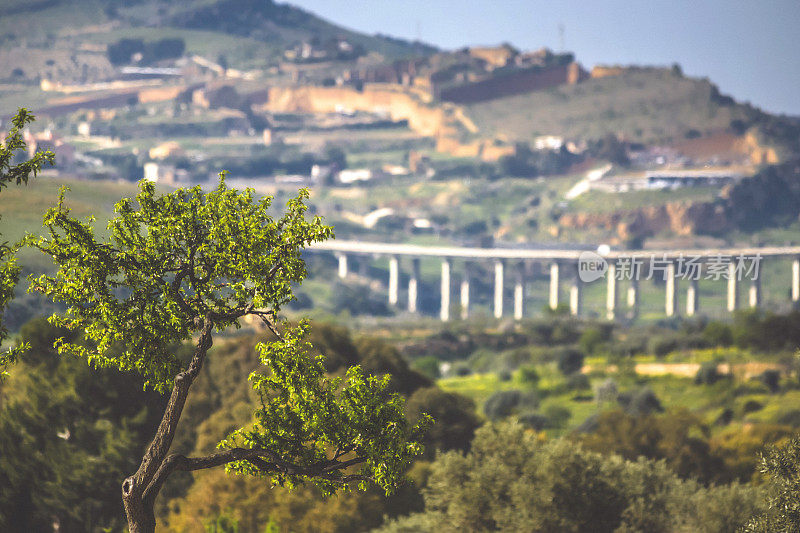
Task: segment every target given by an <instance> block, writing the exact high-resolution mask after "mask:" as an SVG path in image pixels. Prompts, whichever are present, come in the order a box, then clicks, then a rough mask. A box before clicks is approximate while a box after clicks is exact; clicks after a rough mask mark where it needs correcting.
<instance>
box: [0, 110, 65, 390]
mask: <svg viewBox="0 0 800 533" xmlns="http://www.w3.org/2000/svg"><path fill="white" fill-rule="evenodd" d="M34 118H35V117H34V116H33V115H32V114H31V113H29V112H28V110H27V109H25V108H20V109H19V110H18V111H17V114H16V115H14V118H12V119H11V129H10V130H9V131H8V134H7V135H6V138H5V141H4V142H3V143H2V144H0V191H2V190H3V189H4V188H5V187H8V184H9V183H14V184H16V185H20V184H21V183H25V184H27V183H28V180H29V179H30V177H31V176H33V177H36V174H38V173H39V171H40V170H41V168H42V166H43V165H45V164H51V165H52V164H53V163H54V162H55V156H54V155H53V153H52V152H49V151H48V152H37V153H36V154H35V155H34V156H33V157H32V158H31V159H28V160H27V161H23V162H21V163H16V162H15V159H16V157H17V154H18V152H24V151H25V149H26V147H27V145H26V144H25V139H24V138H23V136H22V130H23V129H24V128H25V126H26V125H27V124H30V123H31V122H33V121H34ZM17 249H18V245H16V244H14V245H9V244H8V243H7V242H0V315H2V313H3V310H5V308H6V306H7V305H8V303H9V302H10V301H11V298H13V297H14V287H16V285H17V282H18V281H19V265H17V263H16V261H15V254H16V251H17ZM7 337H8V330H7V329H6V328H5V327H4V326H3V324H2V322H0V342H2V341H4V340H5V339H6V338H7ZM23 349H24V345H20V346H17V347H15V348H11V349H9V350H7V351H5V352H2V353H0V379H2V378H3V377H4V376H5V375H6V371H5V369H6V367H7V366H8V365H9V364H11V363H13V362H14V361H15V360H16V359H17V357H18V356H19V354H20V353H21V352H22V350H23Z"/></svg>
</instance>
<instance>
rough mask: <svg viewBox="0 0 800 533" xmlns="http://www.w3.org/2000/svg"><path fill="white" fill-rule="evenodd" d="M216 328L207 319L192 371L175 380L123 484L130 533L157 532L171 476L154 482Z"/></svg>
mask: <svg viewBox="0 0 800 533" xmlns="http://www.w3.org/2000/svg"><path fill="white" fill-rule="evenodd" d="M213 328H214V324H213V322H212V321H211V320H210V319H208V318H206V319H205V321H204V325H203V330H202V332H201V335H200V339H199V340H198V342H197V346H196V347H195V350H194V354H193V355H192V360H191V362H190V363H189V366H188V368H187V369H186V370H184V371H183V372H181V373H180V374H178V375H177V376H175V382H174V384H173V386H172V393H171V394H170V398H169V401H168V402H167V407H166V408H165V409H164V414H163V416H162V417H161V423H160V424H159V426H158V430H156V434H155V436H154V437H153V440H152V442H150V445H149V446H148V447H147V450H146V451H145V453H144V456H143V457H142V462H141V464H140V465H139V468H138V470H137V471H136V472H135V473H134V474H133V475H131V476H130V477H128V478H126V479H125V481H124V482H123V483H122V503H123V505H124V506H125V515H126V516H127V518H128V530H129V531H130V533H154V532H155V530H156V518H155V512H154V511H153V507H154V506H155V500H156V496H158V492H159V490H161V485H162V484H163V482H164V481H165V477H166V475H168V474H169V472H166V473H165V475H164V476H159V479H158V482H157V483H155V484H153V483H152V481H153V478H155V477H156V474H157V473H158V472H159V470H161V468H162V466H163V465H164V459H165V458H166V457H167V454H168V453H169V449H170V446H171V445H172V439H173V437H174V436H175V429H176V428H177V426H178V422H179V421H180V418H181V413H182V412H183V406H184V404H185V403H186V397H187V396H188V395H189V387H191V386H192V383H193V382H194V380H195V378H196V377H197V375H198V374H199V373H200V369H201V368H202V367H203V360H204V359H205V357H206V353H207V352H208V349H209V348H210V347H211V343H212V338H211V332H212V331H213Z"/></svg>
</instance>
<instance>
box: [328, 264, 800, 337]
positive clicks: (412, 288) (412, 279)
mask: <svg viewBox="0 0 800 533" xmlns="http://www.w3.org/2000/svg"><path fill="white" fill-rule="evenodd" d="M337 257H338V261H339V272H338V273H339V277H340V278H344V277H346V276H347V273H348V264H347V255H346V254H338V256H337ZM567 265H569V267H570V268H571V270H572V272H569V273H568V279H569V280H570V287H569V308H570V313H571V314H573V315H580V314H581V313H582V312H583V297H582V292H583V285H584V283H583V282H582V281H581V280H580V278H579V276H578V272H577V263H572V264H569V263H564V262H557V261H554V262H552V263H550V290H549V306H550V308H551V309H555V308H557V307H558V306H559V303H560V301H559V296H560V279H561V269H562V268H563V267H565V266H567ZM728 268H729V270H728V278H727V310H728V311H731V312H732V311H735V310H736V309H738V308H739V306H740V303H739V282H740V280H739V279H738V277H737V272H736V265H735V264H734V263H731V264H730V265H729V267H728ZM616 269H617V265H616V264H615V263H614V262H613V261H609V264H608V271H607V273H606V318H607V319H608V320H614V319H615V318H618V313H619V305H618V296H619V295H618V292H619V291H618V280H617V275H616ZM451 270H452V261H451V260H450V259H447V258H446V259H443V260H442V272H441V291H440V294H441V306H440V310H439V317H440V318H441V319H442V320H443V321H445V322H446V321H449V320H450V318H451V317H450V300H451V295H450V287H451ZM514 274H515V277H514V307H513V315H514V318H515V319H517V320H519V319H521V318H522V317H523V316H524V315H525V271H524V266H523V264H522V263H519V264H517V265H516V268H515V269H514ZM676 274H677V272H676V265H675V263H669V264H668V265H667V268H666V274H665V293H666V294H665V302H664V304H665V305H664V311H665V314H666V315H667V316H668V317H671V316H675V315H677V314H678V313H679V310H678V294H679V283H678V281H679V278H678V276H677V275H676ZM471 277H472V268H470V265H469V264H466V265H465V267H464V274H463V277H462V280H461V285H460V293H459V294H460V303H461V315H460V317H461V318H462V319H467V318H469V307H470V282H471ZM419 279H420V260H419V258H416V257H415V258H412V260H411V273H410V275H409V279H408V306H407V308H408V311H409V312H410V313H416V312H417V303H418V300H419V283H420V282H419ZM504 282H505V264H504V262H503V261H502V260H499V259H498V260H495V261H494V316H495V318H502V317H503V312H504V309H503V303H504V298H503V296H504V287H505V285H504ZM791 287H792V288H791V298H792V301H793V302H798V301H800V258H798V259H794V260H793V261H792V285H791ZM399 292H400V259H399V257H398V256H390V257H389V298H388V299H389V303H390V304H391V305H398V303H399ZM626 296H627V297H626V304H627V314H628V316H630V317H631V318H635V317H636V315H637V313H638V311H639V281H638V280H637V279H631V280H629V285H628V289H627V295H626ZM748 304H749V305H750V307H758V306H760V305H761V304H762V294H761V280H760V278H758V277H757V278H756V279H754V280H751V281H750V287H749V290H748ZM698 310H699V292H698V282H697V280H696V279H691V280H688V287H687V289H686V315H687V316H694V315H696V314H697V312H698Z"/></svg>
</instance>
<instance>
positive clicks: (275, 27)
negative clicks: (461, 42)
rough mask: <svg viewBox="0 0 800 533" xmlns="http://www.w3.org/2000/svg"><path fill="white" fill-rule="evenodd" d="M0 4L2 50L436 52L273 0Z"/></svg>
mask: <svg viewBox="0 0 800 533" xmlns="http://www.w3.org/2000/svg"><path fill="white" fill-rule="evenodd" d="M3 4H4V6H3V16H2V18H0V49H4V50H5V51H6V52H7V51H8V50H9V49H12V48H15V47H23V48H25V49H27V50H31V49H37V48H39V49H42V50H46V51H49V52H53V51H56V50H64V49H69V50H71V51H72V60H73V61H74V60H75V59H76V58H75V54H78V55H80V54H86V53H91V52H94V51H95V50H94V49H93V48H92V46H91V43H93V42H97V41H100V43H107V42H108V41H109V40H113V39H119V38H120V37H140V38H141V37H144V38H153V39H154V38H164V37H178V38H183V39H184V40H185V41H186V45H187V52H189V53H205V54H208V55H209V56H210V58H211V59H214V60H216V59H217V58H218V57H219V56H225V57H226V60H227V62H229V64H230V65H231V66H234V67H240V66H244V67H255V66H266V65H267V64H268V63H269V61H274V60H277V59H280V58H281V57H282V56H283V54H284V52H285V50H286V49H287V48H290V47H292V46H295V45H298V44H300V43H303V42H311V41H314V42H321V43H324V42H325V41H327V40H330V39H345V40H347V41H348V43H350V44H351V45H352V46H353V47H357V48H358V49H359V50H363V52H364V53H367V54H369V53H376V54H379V55H380V56H381V57H383V58H384V59H389V60H391V59H396V58H400V57H405V56H409V55H421V54H422V55H424V54H427V53H430V52H432V51H434V50H435V49H434V48H433V47H431V46H429V45H425V44H422V43H411V42H408V41H405V40H402V39H395V38H392V37H387V36H383V35H365V34H362V33H358V32H354V31H351V30H348V29H345V28H343V27H340V26H337V25H335V24H332V23H329V22H327V21H325V20H323V19H321V18H319V17H317V16H315V15H313V14H311V13H309V12H307V11H304V10H302V9H300V8H297V7H294V6H291V5H288V4H278V3H275V2H273V1H271V0H267V1H257V0H212V1H209V0H189V1H186V2H167V1H164V0H136V1H131V2H122V1H119V0H75V1H70V0H39V1H32V2H28V1H24V0H7V1H6V2H3ZM112 30H113V31H112ZM28 55H29V54H28ZM77 59H78V61H80V58H77ZM2 63H3V61H0V78H5V77H7V76H8V75H9V74H10V72H5V70H7V69H6V68H3V67H2ZM8 66H9V65H8V64H6V67H8ZM49 66H56V67H58V65H57V64H56V65H52V64H51V65H49ZM26 74H28V73H26Z"/></svg>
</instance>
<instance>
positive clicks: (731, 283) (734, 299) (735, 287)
mask: <svg viewBox="0 0 800 533" xmlns="http://www.w3.org/2000/svg"><path fill="white" fill-rule="evenodd" d="M737 309H739V273H738V271H737V269H736V263H735V262H733V261H731V262H730V263H728V311H729V312H731V313H732V312H734V311H736V310H737Z"/></svg>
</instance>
